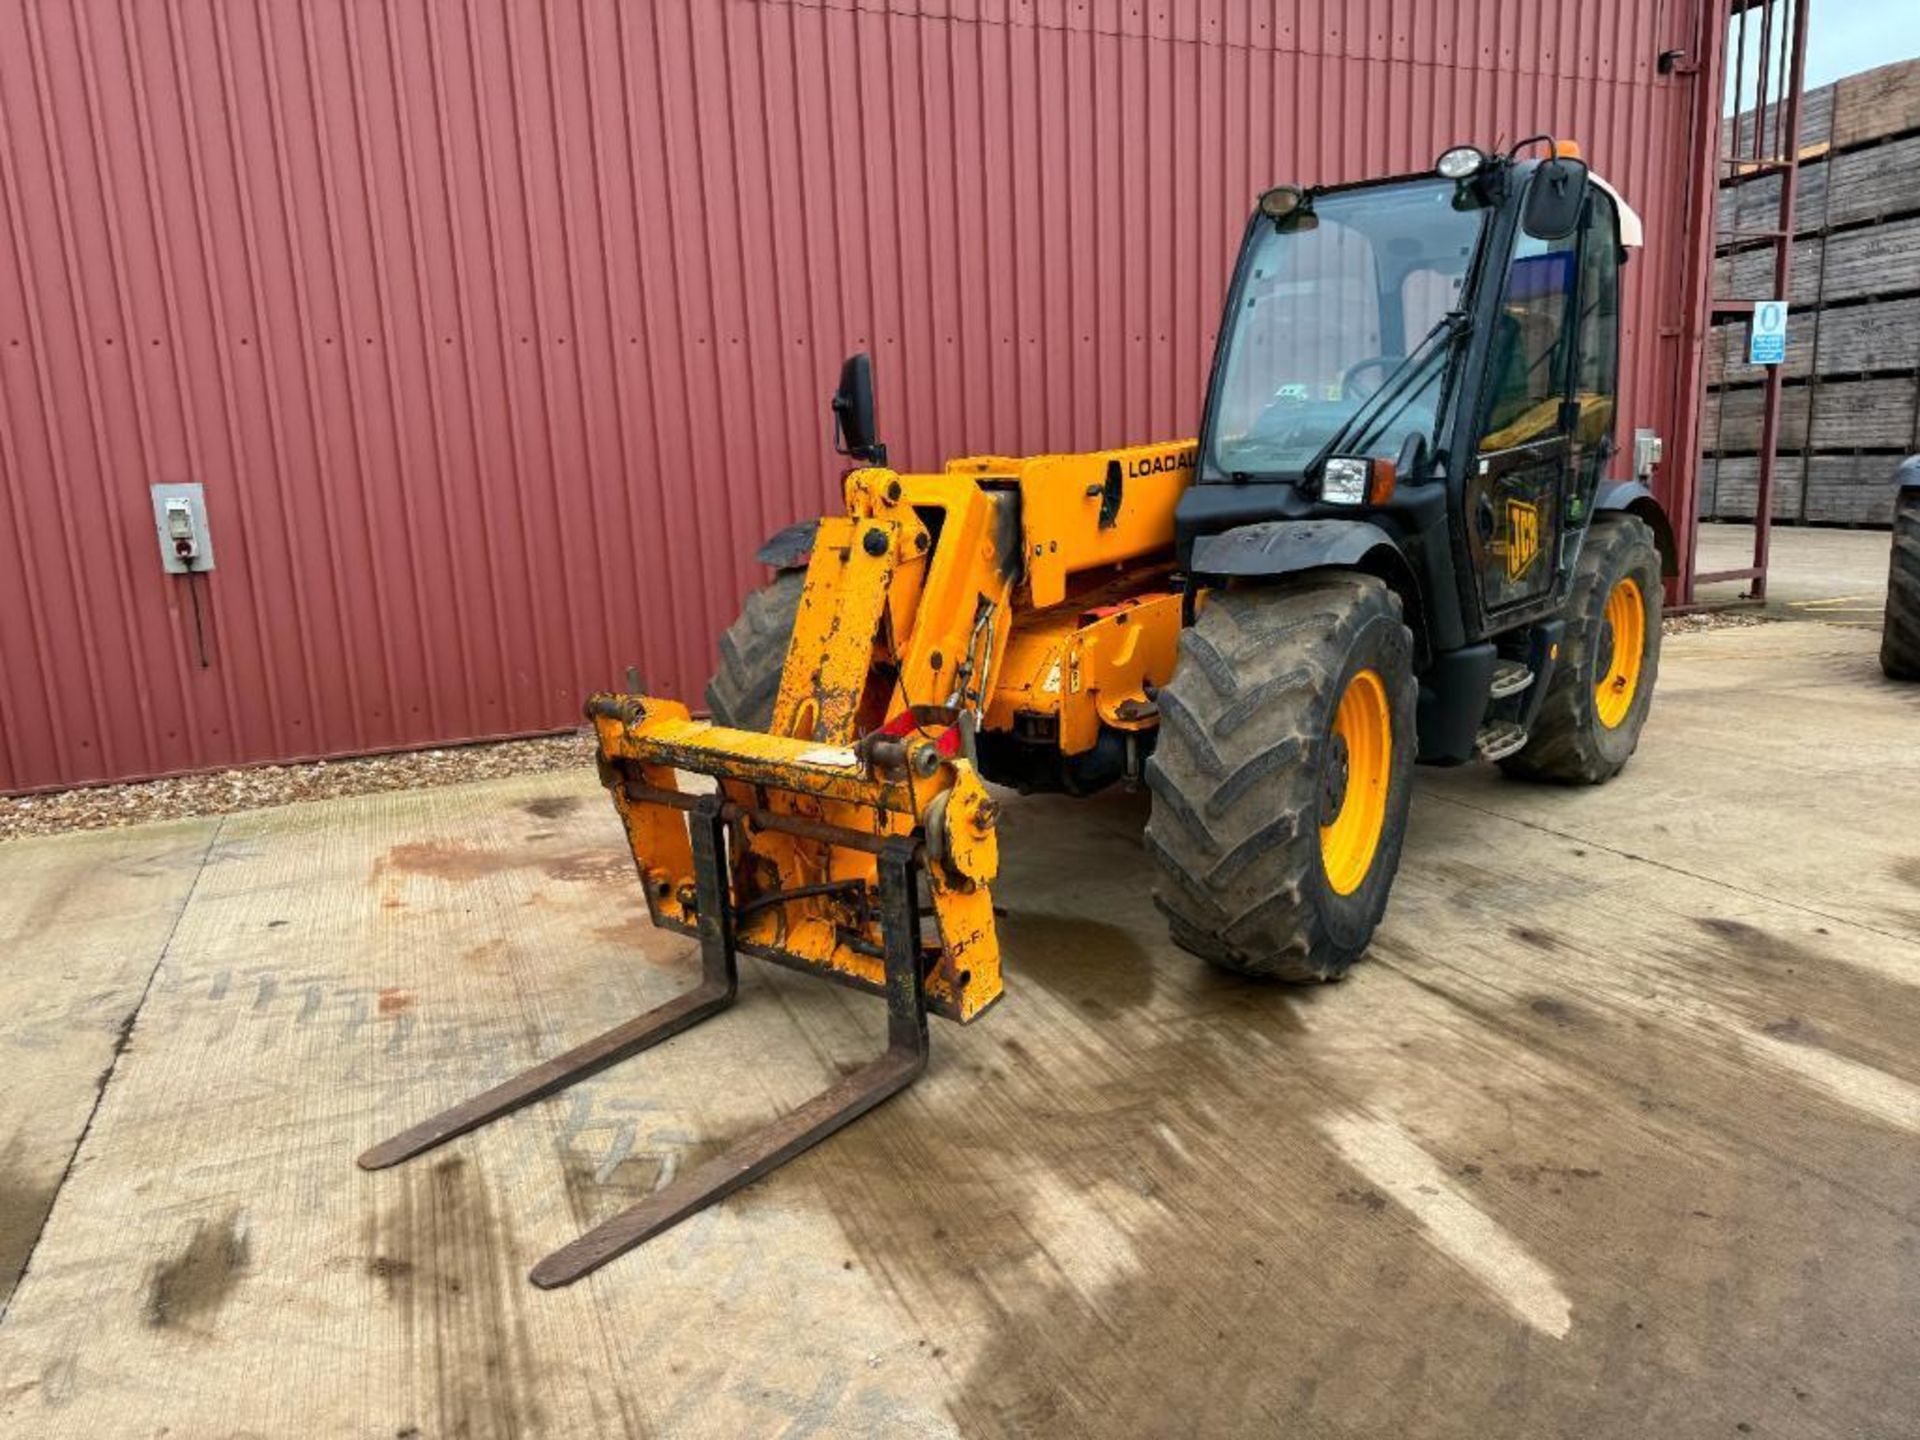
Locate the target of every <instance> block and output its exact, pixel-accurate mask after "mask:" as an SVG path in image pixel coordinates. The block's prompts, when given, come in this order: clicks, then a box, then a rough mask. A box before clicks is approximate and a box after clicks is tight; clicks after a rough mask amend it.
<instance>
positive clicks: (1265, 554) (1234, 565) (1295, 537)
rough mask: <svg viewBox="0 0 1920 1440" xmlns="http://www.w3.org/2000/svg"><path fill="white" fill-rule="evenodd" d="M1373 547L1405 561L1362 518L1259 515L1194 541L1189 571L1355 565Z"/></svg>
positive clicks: (1280, 571) (1283, 571) (1277, 571)
mask: <svg viewBox="0 0 1920 1440" xmlns="http://www.w3.org/2000/svg"><path fill="white" fill-rule="evenodd" d="M1375 551H1385V552H1387V553H1388V554H1390V555H1391V556H1392V557H1393V560H1392V561H1390V562H1388V563H1390V564H1391V563H1399V564H1404V563H1405V562H1404V561H1402V560H1401V558H1400V552H1399V550H1398V548H1396V547H1395V545H1394V543H1393V538H1392V537H1391V536H1389V535H1388V534H1387V532H1386V531H1384V530H1382V529H1381V528H1380V527H1379V526H1378V525H1375V524H1373V523H1372V522H1370V521H1367V520H1263V521H1261V522H1260V523H1258V524H1255V525H1241V526H1238V527H1236V528H1235V529H1232V530H1223V531H1222V532H1220V533H1219V534H1218V535H1202V536H1201V537H1200V538H1199V539H1197V540H1195V541H1194V542H1193V560H1192V563H1191V567H1190V568H1191V569H1192V572H1193V573H1194V574H1195V575H1204V576H1208V577H1210V578H1218V579H1234V578H1239V579H1246V578H1253V577H1258V576H1274V575H1291V574H1294V573H1296V572H1297V571H1301V570H1324V569H1331V568H1345V569H1356V568H1360V565H1361V562H1362V561H1363V560H1365V559H1367V558H1368V556H1370V555H1373V554H1374V552H1375Z"/></svg>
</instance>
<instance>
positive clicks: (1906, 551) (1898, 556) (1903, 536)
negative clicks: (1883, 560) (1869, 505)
mask: <svg viewBox="0 0 1920 1440" xmlns="http://www.w3.org/2000/svg"><path fill="white" fill-rule="evenodd" d="M1880 668H1881V669H1882V670H1884V671H1886V672H1887V676H1888V678H1890V679H1893V680H1920V490H1902V491H1901V492H1900V494H1899V496H1898V498H1897V499H1896V500H1895V501H1894V506H1893V560H1892V562H1891V563H1890V564H1889V565H1888V567H1887V618H1886V627H1885V628H1884V629H1883V630H1882V631H1881V632H1880Z"/></svg>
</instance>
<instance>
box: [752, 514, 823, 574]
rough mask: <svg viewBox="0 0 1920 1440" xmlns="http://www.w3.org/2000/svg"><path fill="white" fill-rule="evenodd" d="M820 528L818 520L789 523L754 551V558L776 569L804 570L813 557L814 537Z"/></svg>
mask: <svg viewBox="0 0 1920 1440" xmlns="http://www.w3.org/2000/svg"><path fill="white" fill-rule="evenodd" d="M819 528H820V522H819V521H818V520H802V521H800V522H799V523H798V524H795V525H789V526H787V528H786V529H784V530H781V531H777V532H776V533H774V534H773V535H770V536H768V537H767V541H766V543H765V544H764V545H762V546H761V547H760V548H759V549H758V550H756V551H754V552H753V558H754V559H756V560H758V561H759V562H760V563H761V564H762V565H765V566H768V567H769V568H770V569H774V570H804V569H806V568H807V561H808V560H810V559H812V558H813V537H814V533H815V532H816V531H817V530H819Z"/></svg>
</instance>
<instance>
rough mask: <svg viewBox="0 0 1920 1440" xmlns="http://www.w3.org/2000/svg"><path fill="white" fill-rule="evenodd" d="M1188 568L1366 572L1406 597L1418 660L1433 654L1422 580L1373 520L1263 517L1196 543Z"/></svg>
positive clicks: (1213, 575) (1246, 576) (1238, 573)
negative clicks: (1269, 518) (1421, 587)
mask: <svg viewBox="0 0 1920 1440" xmlns="http://www.w3.org/2000/svg"><path fill="white" fill-rule="evenodd" d="M1187 570H1188V573H1189V574H1190V575H1192V576H1193V578H1194V579H1196V580H1202V581H1208V580H1252V579H1258V580H1272V579H1278V578H1279V577H1280V576H1282V575H1297V574H1300V573H1301V572H1303V571H1307V570H1364V571H1365V572H1366V573H1367V574H1369V575H1377V576H1379V577H1380V578H1381V579H1382V580H1384V581H1386V583H1387V584H1388V586H1389V587H1391V588H1392V589H1393V591H1394V592H1395V593H1396V594H1398V595H1399V596H1400V603H1401V606H1402V607H1403V609H1404V611H1405V613H1406V615H1407V617H1408V620H1407V623H1408V624H1409V625H1411V626H1412V627H1413V640H1414V652H1415V655H1414V658H1415V663H1416V665H1419V666H1424V665H1425V664H1426V663H1427V658H1428V656H1429V655H1430V654H1431V653H1432V652H1431V649H1430V645H1431V641H1430V638H1429V635H1428V631H1427V624H1426V621H1427V615H1426V610H1425V608H1424V606H1423V605H1422V603H1421V598H1420V580H1419V577H1418V576H1417V575H1415V573H1414V570H1413V567H1412V566H1411V565H1410V564H1408V563H1407V557H1406V556H1405V555H1403V554H1402V553H1401V551H1400V547H1399V546H1398V545H1396V544H1395V543H1394V541H1393V537H1392V536H1391V535H1389V534H1388V533H1387V532H1386V531H1385V530H1383V529H1381V528H1380V526H1378V525H1375V524H1374V523H1373V522H1372V521H1370V520H1262V521H1259V522H1257V523H1255V524H1252V525H1239V526H1236V527H1235V528H1233V529H1231V530H1223V531H1221V532H1220V533H1219V534H1217V535H1202V536H1201V537H1200V538H1199V539H1197V540H1195V541H1194V542H1193V558H1192V559H1191V560H1190V561H1189V562H1188V565H1187Z"/></svg>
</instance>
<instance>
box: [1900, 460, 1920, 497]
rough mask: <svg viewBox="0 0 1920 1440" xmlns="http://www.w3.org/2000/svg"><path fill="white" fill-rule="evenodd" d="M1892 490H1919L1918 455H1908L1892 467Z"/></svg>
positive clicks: (1919, 462)
mask: <svg viewBox="0 0 1920 1440" xmlns="http://www.w3.org/2000/svg"><path fill="white" fill-rule="evenodd" d="M1893 488H1894V489H1896V490H1920V455H1909V456H1907V458H1906V459H1904V460H1902V461H1901V462H1900V463H1899V464H1898V465H1896V466H1894V467H1893Z"/></svg>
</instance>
